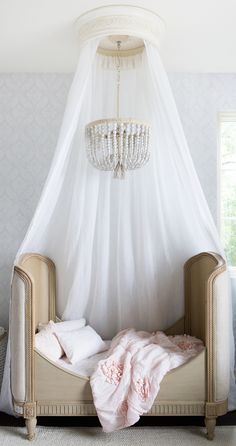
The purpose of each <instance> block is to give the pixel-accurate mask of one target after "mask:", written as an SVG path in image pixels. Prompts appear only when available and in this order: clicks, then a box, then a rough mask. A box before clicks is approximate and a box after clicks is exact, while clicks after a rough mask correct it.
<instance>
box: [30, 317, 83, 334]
mask: <svg viewBox="0 0 236 446" xmlns="http://www.w3.org/2000/svg"><path fill="white" fill-rule="evenodd" d="M85 324H86V320H85V319H84V318H81V319H78V320H74V321H63V322H57V323H55V322H53V321H49V322H48V323H47V324H42V323H40V324H39V325H38V330H39V331H41V330H42V329H44V328H45V327H50V328H51V329H52V331H53V333H56V332H57V333H62V332H64V331H71V330H79V328H82V327H84V326H85Z"/></svg>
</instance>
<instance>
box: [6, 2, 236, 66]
mask: <svg viewBox="0 0 236 446" xmlns="http://www.w3.org/2000/svg"><path fill="white" fill-rule="evenodd" d="M113 3H115V4H129V5H136V6H143V7H145V8H149V9H152V10H154V11H155V12H157V13H158V14H159V15H160V16H161V17H162V18H163V19H164V21H165V22H166V32H165V35H164V38H163V42H162V46H161V54H162V59H163V61H164V65H165V67H166V69H167V70H168V71H177V72H229V73H230V72H231V73H232V72H234V73H236V26H235V22H236V1H235V0H135V1H134V0H130V1H129V0H126V1H124V2H117V1H116V0H114V2H112V1H107V0H102V1H100V0H83V1H81V0H20V1H19V0H0V72H72V71H73V70H74V69H75V66H76V60H77V54H78V42H77V39H76V26H75V21H76V18H77V17H78V16H79V15H80V14H82V13H84V12H86V11H87V10H89V9H91V8H95V7H98V6H102V5H109V4H113Z"/></svg>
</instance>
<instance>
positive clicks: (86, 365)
mask: <svg viewBox="0 0 236 446" xmlns="http://www.w3.org/2000/svg"><path fill="white" fill-rule="evenodd" d="M104 342H105V343H106V346H107V350H105V351H104V352H101V353H97V354H96V355H93V356H90V357H89V358H86V359H82V360H81V361H78V362H77V363H75V364H71V363H70V362H69V360H68V359H67V357H66V356H63V357H62V358H61V359H58V361H56V364H58V365H60V367H63V368H65V369H67V370H70V371H72V372H74V373H78V375H83V376H91V375H92V374H93V372H94V370H95V367H96V366H97V364H98V362H99V361H100V360H101V359H104V358H106V356H107V354H108V350H109V347H110V344H111V341H104Z"/></svg>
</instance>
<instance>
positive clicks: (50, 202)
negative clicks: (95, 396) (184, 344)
mask: <svg viewBox="0 0 236 446" xmlns="http://www.w3.org/2000/svg"><path fill="white" fill-rule="evenodd" d="M98 43H99V42H98V40H92V41H89V42H87V43H86V44H85V45H84V46H83V48H82V49H81V51H80V56H79V62H78V67H77V71H76V73H75V77H74V80H73V83H72V86H71V89H70V92H69V96H68V101H67V105H66V110H65V115H64V119H63V122H62V127H61V131H60V135H59V139H58V144H57V148H56V151H55V156H54V159H53V162H52V166H51V169H50V172H49V175H48V179H47V182H46V184H45V187H44V190H43V193H42V196H41V199H40V202H39V204H38V207H37V209H36V212H35V215H34V217H33V220H32V223H31V225H30V228H29V230H28V233H27V235H26V237H25V240H24V241H23V244H22V246H21V248H20V250H19V252H18V254H17V258H18V256H19V255H20V254H21V253H23V252H40V253H42V254H44V255H46V256H48V257H50V258H51V259H52V260H53V261H54V262H55V264H56V271H57V281H58V283H57V290H58V294H57V302H56V304H57V314H58V316H60V317H62V318H64V319H76V318H80V317H83V316H84V317H85V318H86V319H87V321H88V323H89V324H90V325H91V326H93V327H94V328H95V329H96V330H97V331H98V332H99V334H100V335H101V336H103V337H104V338H105V339H111V338H112V337H113V336H114V335H115V334H116V333H117V332H118V331H119V330H120V329H124V328H129V327H133V328H135V329H137V330H139V329H143V330H147V331H151V332H152V331H154V330H157V329H159V330H161V329H164V328H166V327H167V326H169V325H171V324H172V323H174V322H175V321H176V320H177V319H179V318H180V317H182V315H183V313H184V299H183V265H184V262H185V261H186V260H187V259H188V258H189V257H191V256H193V255H195V254H197V253H199V252H201V251H215V252H219V253H221V254H222V255H224V254H223V252H222V248H221V245H220V241H219V237H218V235H217V231H216V228H215V225H214V223H213V220H212V217H211V214H210V211H209V209H208V206H207V203H206V200H205V198H204V195H203V192H202V189H201V186H200V183H199V180H198V178H197V175H196V172H195V169H194V166H193V162H192V160H191V157H190V153H189V149H188V146H187V142H186V139H185V136H184V132H183V129H182V125H181V122H180V118H179V116H178V112H177V109H176V106H175V102H174V99H173V96H172V93H171V89H170V86H169V82H168V78H167V75H166V73H165V71H164V69H163V66H162V63H161V60H160V57H159V54H158V50H157V49H156V48H155V47H154V46H152V45H151V44H150V43H148V42H145V50H144V51H143V53H142V54H138V55H136V56H130V57H124V58H122V64H121V100H120V107H121V116H123V117H132V118H135V119H139V120H145V121H149V122H150V124H151V133H152V135H151V157H150V161H149V162H148V163H147V165H146V166H145V167H142V168H141V169H139V170H134V171H128V172H127V173H126V177H125V179H124V180H117V179H114V178H113V175H112V173H111V172H103V171H99V170H96V169H95V168H94V167H92V166H91V165H90V164H89V162H88V161H87V158H86V150H85V125H86V124H87V123H89V122H90V121H93V120H95V119H102V118H112V117H115V115H116V112H115V110H116V102H115V97H116V88H115V87H116V70H115V68H116V58H115V57H112V56H104V55H100V54H98V53H96V49H97V46H98ZM229 329H230V331H231V339H232V368H233V334H232V324H231V321H230V323H229ZM6 370H8V369H7V368H6ZM7 376H8V384H7ZM7 385H8V386H9V373H7V371H6V373H5V384H4V386H5V388H7Z"/></svg>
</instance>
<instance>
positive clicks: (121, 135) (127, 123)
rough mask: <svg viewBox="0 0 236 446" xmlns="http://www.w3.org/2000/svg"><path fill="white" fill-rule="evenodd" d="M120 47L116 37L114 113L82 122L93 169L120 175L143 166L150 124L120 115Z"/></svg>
mask: <svg viewBox="0 0 236 446" xmlns="http://www.w3.org/2000/svg"><path fill="white" fill-rule="evenodd" d="M120 48H121V41H120V40H117V66H116V68H117V116H116V118H111V119H101V120H98V121H93V122H90V123H89V124H87V126H86V149H87V157H88V160H89V161H90V163H91V164H92V165H93V166H94V167H96V168H97V169H100V170H110V171H113V172H114V178H124V176H125V171H126V170H133V169H138V168H139V167H142V166H144V165H145V164H146V163H147V162H148V160H149V157H150V151H149V146H150V125H149V124H147V123H145V122H142V121H137V120H135V119H132V118H130V119H127V118H120V71H121V64H120Z"/></svg>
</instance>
